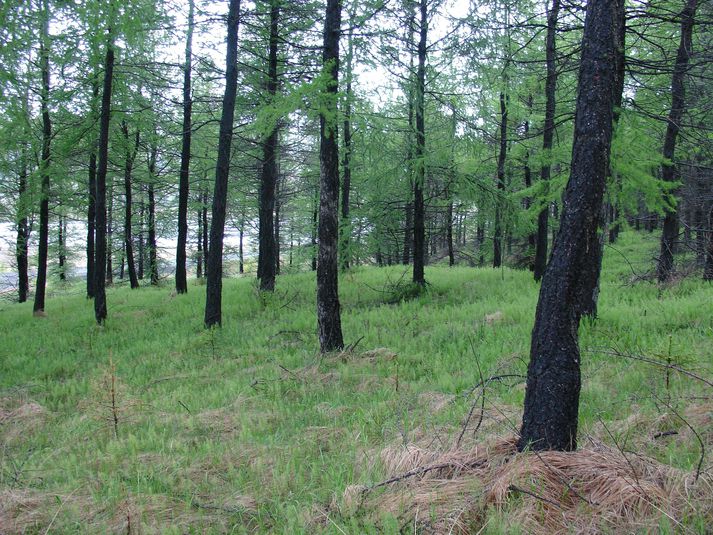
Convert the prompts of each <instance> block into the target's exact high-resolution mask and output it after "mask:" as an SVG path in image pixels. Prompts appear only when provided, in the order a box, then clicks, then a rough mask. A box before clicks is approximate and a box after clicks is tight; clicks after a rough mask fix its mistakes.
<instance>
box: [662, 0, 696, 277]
mask: <svg viewBox="0 0 713 535" xmlns="http://www.w3.org/2000/svg"><path fill="white" fill-rule="evenodd" d="M697 5H698V2H697V0H687V1H686V5H685V7H684V8H683V11H682V13H681V40H680V44H679V46H678V53H677V54H676V63H675V65H674V68H673V77H672V79H671V110H670V111H669V114H668V123H667V125H666V136H665V138H664V143H663V157H664V162H663V164H662V165H661V175H662V178H663V179H664V180H665V181H666V182H668V183H673V182H674V181H675V180H676V167H675V163H674V154H675V151H676V140H677V138H678V132H679V130H680V128H681V119H682V118H683V112H684V111H685V107H686V90H685V86H684V78H685V76H686V71H687V70H688V62H689V59H690V56H691V42H692V36H693V24H694V22H695V15H696V7H697ZM677 239H678V212H677V210H676V208H675V207H669V208H667V209H666V216H665V218H664V222H663V231H662V233H661V252H660V254H659V261H658V266H657V268H656V274H657V276H658V280H659V282H666V281H667V280H668V278H669V277H670V276H671V273H672V271H673V252H674V248H675V242H676V240H677Z"/></svg>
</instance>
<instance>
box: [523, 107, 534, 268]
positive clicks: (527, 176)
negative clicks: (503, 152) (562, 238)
mask: <svg viewBox="0 0 713 535" xmlns="http://www.w3.org/2000/svg"><path fill="white" fill-rule="evenodd" d="M531 113H532V95H528V97H527V120H526V121H525V128H524V134H525V138H527V137H528V136H529V134H530V114H531ZM524 180H525V187H526V188H531V187H532V169H531V168H530V150H529V149H527V150H526V151H525V168H524ZM530 206H532V197H525V198H524V199H523V200H522V207H523V208H524V209H525V210H529V208H530ZM536 243H537V234H536V233H533V232H530V233H529V234H528V235H527V258H528V261H527V268H528V269H529V270H530V271H535V257H534V256H532V257H530V255H532V254H533V253H534V252H535V247H536Z"/></svg>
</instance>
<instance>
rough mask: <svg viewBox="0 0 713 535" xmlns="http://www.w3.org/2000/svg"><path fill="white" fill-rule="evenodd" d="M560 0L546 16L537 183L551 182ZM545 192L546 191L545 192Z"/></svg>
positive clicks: (544, 234) (540, 241) (540, 269)
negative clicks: (541, 160) (542, 121)
mask: <svg viewBox="0 0 713 535" xmlns="http://www.w3.org/2000/svg"><path fill="white" fill-rule="evenodd" d="M559 10H560V0H552V7H551V8H550V12H549V13H548V14H547V38H546V45H545V56H546V61H547V79H546V81H545V128H544V132H543V139H542V152H543V153H544V158H545V162H544V164H543V165H542V169H541V170H540V180H543V181H545V182H547V181H549V179H550V169H551V163H550V157H551V154H552V140H553V139H554V134H555V102H556V101H555V92H556V90H557V48H556V45H555V36H556V34H557V18H558V16H559ZM545 192H547V189H545ZM549 210H550V208H549V202H545V206H544V208H543V209H542V210H540V214H539V215H538V216H537V243H536V244H535V268H534V277H535V280H536V281H539V280H540V279H542V276H543V274H544V273H545V267H546V266H547V244H548V232H549V231H548V228H547V226H548V219H549Z"/></svg>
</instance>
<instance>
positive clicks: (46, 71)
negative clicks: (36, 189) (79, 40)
mask: <svg viewBox="0 0 713 535" xmlns="http://www.w3.org/2000/svg"><path fill="white" fill-rule="evenodd" d="M41 13H42V17H41V23H42V27H41V28H40V57H39V60H40V71H41V78H42V85H41V88H40V110H41V114H42V162H41V164H40V174H41V177H42V185H41V194H40V243H39V254H38V259H37V278H36V279H35V301H34V304H33V308H32V311H33V313H34V314H35V315H36V316H44V314H45V289H46V285H47V256H48V248H49V197H50V163H51V162H50V158H51V143H52V120H51V118H50V110H49V99H50V34H49V27H50V11H49V2H48V0H42V7H41Z"/></svg>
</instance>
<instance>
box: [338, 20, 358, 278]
mask: <svg viewBox="0 0 713 535" xmlns="http://www.w3.org/2000/svg"><path fill="white" fill-rule="evenodd" d="M352 18H353V17H352ZM353 59H354V28H353V27H352V26H351V25H350V26H349V30H348V33H347V61H346V73H345V78H346V82H347V83H346V92H345V95H344V126H343V131H344V151H343V154H342V169H343V172H344V173H343V176H342V219H341V225H340V241H341V243H340V247H339V263H340V267H341V268H342V269H343V270H347V269H349V266H350V265H351V234H352V223H351V219H350V218H349V209H350V205H349V194H350V193H351V184H352V97H353V95H352V63H353Z"/></svg>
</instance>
